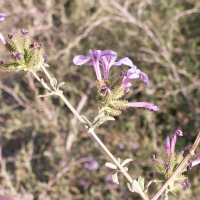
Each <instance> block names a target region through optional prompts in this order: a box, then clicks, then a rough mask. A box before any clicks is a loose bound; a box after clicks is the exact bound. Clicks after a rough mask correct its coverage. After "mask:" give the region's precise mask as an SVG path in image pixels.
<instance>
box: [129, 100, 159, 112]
mask: <svg viewBox="0 0 200 200" xmlns="http://www.w3.org/2000/svg"><path fill="white" fill-rule="evenodd" d="M128 106H129V107H145V108H147V109H148V110H149V111H150V112H153V111H158V110H159V108H158V107H157V106H154V105H153V104H152V103H147V102H145V101H144V102H132V103H128Z"/></svg>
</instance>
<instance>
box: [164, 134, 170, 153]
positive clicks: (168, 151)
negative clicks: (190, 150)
mask: <svg viewBox="0 0 200 200" xmlns="http://www.w3.org/2000/svg"><path fill="white" fill-rule="evenodd" d="M165 151H166V154H170V139H169V137H167V138H166V142H165Z"/></svg>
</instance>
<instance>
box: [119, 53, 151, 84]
mask: <svg viewBox="0 0 200 200" xmlns="http://www.w3.org/2000/svg"><path fill="white" fill-rule="evenodd" d="M118 62H119V63H121V64H124V65H128V66H130V67H131V69H129V70H128V71H127V77H126V78H125V79H124V80H123V82H122V84H123V85H125V86H126V85H127V83H129V82H130V81H131V80H132V79H135V78H139V76H141V79H142V81H143V82H144V83H147V86H148V87H150V82H149V78H148V76H147V75H146V74H145V73H143V72H141V71H140V70H139V69H137V67H136V66H135V65H134V64H133V62H132V61H131V60H130V59H129V58H128V57H125V58H122V59H120V60H119V61H118Z"/></svg>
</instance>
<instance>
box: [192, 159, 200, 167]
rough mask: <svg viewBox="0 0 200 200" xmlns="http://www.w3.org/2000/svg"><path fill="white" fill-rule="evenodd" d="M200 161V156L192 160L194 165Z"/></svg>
mask: <svg viewBox="0 0 200 200" xmlns="http://www.w3.org/2000/svg"><path fill="white" fill-rule="evenodd" d="M199 163H200V156H199V157H198V158H197V159H196V160H194V161H193V162H192V167H193V166H195V165H198V164H199Z"/></svg>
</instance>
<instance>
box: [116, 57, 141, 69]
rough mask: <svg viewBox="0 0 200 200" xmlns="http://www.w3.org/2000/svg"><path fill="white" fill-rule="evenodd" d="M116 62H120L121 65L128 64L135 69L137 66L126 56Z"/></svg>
mask: <svg viewBox="0 0 200 200" xmlns="http://www.w3.org/2000/svg"><path fill="white" fill-rule="evenodd" d="M118 62H120V63H121V64H123V65H128V66H130V67H133V68H134V69H135V70H136V69H137V67H136V66H135V65H134V64H133V62H132V61H131V60H130V59H129V58H128V57H125V58H122V59H120V60H119V61H118Z"/></svg>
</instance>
